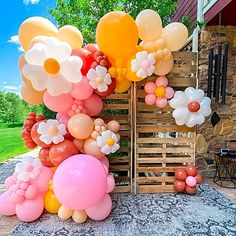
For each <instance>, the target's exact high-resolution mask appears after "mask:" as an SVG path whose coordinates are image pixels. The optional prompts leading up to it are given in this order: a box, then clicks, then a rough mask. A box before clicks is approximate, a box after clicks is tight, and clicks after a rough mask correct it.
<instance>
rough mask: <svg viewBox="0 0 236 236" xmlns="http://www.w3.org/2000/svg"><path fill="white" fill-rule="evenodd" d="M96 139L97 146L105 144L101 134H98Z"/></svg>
mask: <svg viewBox="0 0 236 236" xmlns="http://www.w3.org/2000/svg"><path fill="white" fill-rule="evenodd" d="M96 140H97V145H98V146H99V147H103V146H104V145H105V144H106V142H105V139H104V138H103V137H102V136H98V137H97V139H96Z"/></svg>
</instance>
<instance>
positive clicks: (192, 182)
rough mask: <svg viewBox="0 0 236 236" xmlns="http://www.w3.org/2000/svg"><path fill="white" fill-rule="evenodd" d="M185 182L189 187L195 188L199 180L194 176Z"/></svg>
mask: <svg viewBox="0 0 236 236" xmlns="http://www.w3.org/2000/svg"><path fill="white" fill-rule="evenodd" d="M185 182H186V184H187V185H188V186H189V187H195V186H196V184H197V180H196V178H195V177H193V176H188V177H187V178H186V181H185Z"/></svg>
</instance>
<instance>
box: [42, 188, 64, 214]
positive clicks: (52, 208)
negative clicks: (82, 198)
mask: <svg viewBox="0 0 236 236" xmlns="http://www.w3.org/2000/svg"><path fill="white" fill-rule="evenodd" d="M44 207H45V209H46V210H47V211H48V212H49V213H52V214H56V213H58V210H59V208H60V207H61V203H60V202H59V201H58V200H57V199H56V197H55V195H54V193H53V192H52V191H48V192H47V193H46V195H45V196H44Z"/></svg>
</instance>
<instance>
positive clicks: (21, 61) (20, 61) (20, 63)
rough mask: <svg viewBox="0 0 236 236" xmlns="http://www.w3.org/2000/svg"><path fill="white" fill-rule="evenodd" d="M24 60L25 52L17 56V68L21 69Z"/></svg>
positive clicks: (24, 62)
mask: <svg viewBox="0 0 236 236" xmlns="http://www.w3.org/2000/svg"><path fill="white" fill-rule="evenodd" d="M26 63H27V62H26V60H25V54H22V55H21V56H20V57H19V60H18V67H19V69H20V70H21V69H22V67H23V66H24V65H25V64H26Z"/></svg>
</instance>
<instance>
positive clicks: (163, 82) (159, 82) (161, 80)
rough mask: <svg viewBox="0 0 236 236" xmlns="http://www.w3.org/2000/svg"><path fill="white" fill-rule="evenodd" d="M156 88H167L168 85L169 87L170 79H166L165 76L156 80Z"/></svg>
mask: <svg viewBox="0 0 236 236" xmlns="http://www.w3.org/2000/svg"><path fill="white" fill-rule="evenodd" d="M155 83H156V86H157V87H160V86H162V87H167V85H168V79H167V78H166V77H164V76H161V77H158V78H157V79H156V82H155Z"/></svg>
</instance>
